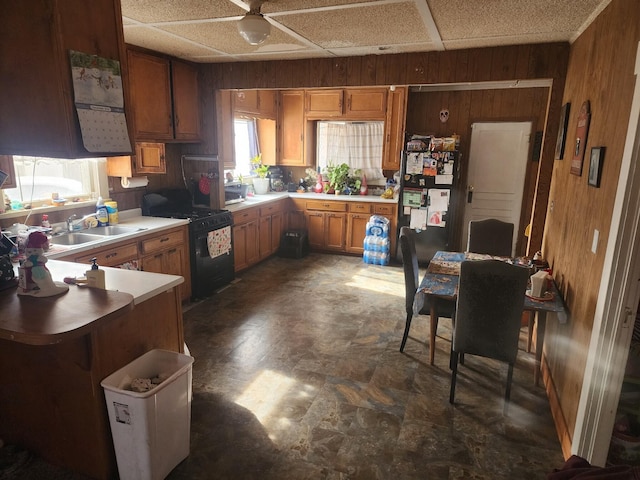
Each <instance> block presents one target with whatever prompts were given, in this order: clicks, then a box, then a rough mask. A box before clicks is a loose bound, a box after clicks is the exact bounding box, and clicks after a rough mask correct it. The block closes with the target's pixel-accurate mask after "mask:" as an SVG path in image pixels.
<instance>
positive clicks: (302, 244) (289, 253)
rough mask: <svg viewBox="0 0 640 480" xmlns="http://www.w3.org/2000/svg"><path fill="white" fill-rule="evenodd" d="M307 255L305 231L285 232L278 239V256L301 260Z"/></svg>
mask: <svg viewBox="0 0 640 480" xmlns="http://www.w3.org/2000/svg"><path fill="white" fill-rule="evenodd" d="M308 253H309V236H308V235H307V231H306V230H287V231H286V232H284V233H283V234H282V238H281V239H280V248H279V249H278V256H279V257H284V258H302V257H305V256H306V255H307V254H308Z"/></svg>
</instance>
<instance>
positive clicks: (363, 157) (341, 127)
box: [317, 122, 384, 180]
mask: <svg viewBox="0 0 640 480" xmlns="http://www.w3.org/2000/svg"><path fill="white" fill-rule="evenodd" d="M317 133H318V144H317V159H318V166H319V167H320V168H322V169H323V171H324V169H325V168H326V167H327V166H328V165H340V164H341V163H346V164H347V165H349V166H350V167H351V168H352V169H353V170H356V169H360V170H361V171H362V172H363V173H364V174H365V175H366V176H367V179H368V180H375V179H379V178H384V176H383V174H382V146H383V140H384V122H318V128H317Z"/></svg>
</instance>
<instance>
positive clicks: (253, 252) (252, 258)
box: [246, 221, 260, 265]
mask: <svg viewBox="0 0 640 480" xmlns="http://www.w3.org/2000/svg"><path fill="white" fill-rule="evenodd" d="M246 227H247V245H246V250H247V263H248V264H249V265H253V264H254V263H256V262H258V260H260V251H259V248H258V222H257V221H253V222H249V223H247V224H246Z"/></svg>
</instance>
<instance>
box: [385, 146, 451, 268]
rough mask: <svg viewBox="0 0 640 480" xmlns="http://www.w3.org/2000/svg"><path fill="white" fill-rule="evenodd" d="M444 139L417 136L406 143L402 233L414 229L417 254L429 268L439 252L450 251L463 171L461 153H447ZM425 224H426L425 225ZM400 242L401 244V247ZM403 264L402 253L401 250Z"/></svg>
mask: <svg viewBox="0 0 640 480" xmlns="http://www.w3.org/2000/svg"><path fill="white" fill-rule="evenodd" d="M439 140H441V139H439V138H435V137H430V136H419V135H414V136H411V137H408V138H407V139H406V143H405V148H404V151H403V154H402V169H401V175H400V206H399V208H398V231H399V230H400V228H401V227H403V226H411V228H414V229H415V231H416V235H415V240H416V254H417V256H418V262H419V263H420V264H421V265H424V264H427V263H428V262H429V261H430V260H431V258H433V255H435V253H436V251H438V250H449V249H450V248H451V244H452V240H453V230H454V228H453V221H454V218H455V208H456V202H455V199H454V198H453V197H454V191H455V187H456V186H457V183H458V179H459V178H458V177H459V171H460V153H459V151H458V150H457V145H456V146H455V148H449V147H447V148H448V149H447V150H443V148H442V146H441V142H440V141H439ZM423 222H424V223H423ZM399 243H400V242H398V244H399ZM397 250H398V251H397V257H398V259H399V260H402V252H401V251H400V248H398V249H397Z"/></svg>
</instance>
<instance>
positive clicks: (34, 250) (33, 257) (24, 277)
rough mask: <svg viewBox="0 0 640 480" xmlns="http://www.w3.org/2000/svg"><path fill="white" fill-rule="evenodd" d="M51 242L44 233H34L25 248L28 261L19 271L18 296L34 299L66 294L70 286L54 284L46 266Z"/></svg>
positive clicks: (60, 283)
mask: <svg viewBox="0 0 640 480" xmlns="http://www.w3.org/2000/svg"><path fill="white" fill-rule="evenodd" d="M48 242H49V240H48V239H47V236H46V235H45V234H44V233H42V232H32V233H31V234H30V235H29V238H28V240H27V245H26V248H25V255H26V260H25V261H24V262H23V263H22V265H21V266H20V268H19V269H18V271H19V284H18V287H19V288H18V295H29V296H32V297H52V296H54V295H59V294H61V293H65V292H66V291H68V290H69V286H68V285H67V284H65V283H63V282H54V281H53V279H52V278H51V272H49V269H48V268H47V267H46V266H45V264H46V263H47V257H45V256H44V249H45V248H46V246H47V244H48Z"/></svg>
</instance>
